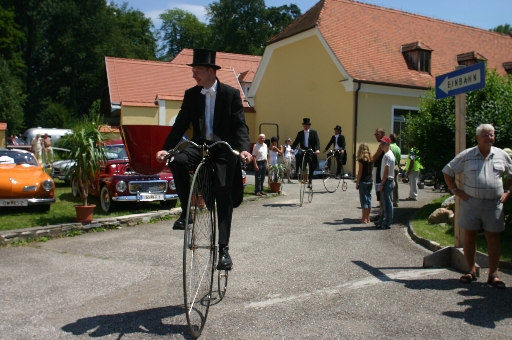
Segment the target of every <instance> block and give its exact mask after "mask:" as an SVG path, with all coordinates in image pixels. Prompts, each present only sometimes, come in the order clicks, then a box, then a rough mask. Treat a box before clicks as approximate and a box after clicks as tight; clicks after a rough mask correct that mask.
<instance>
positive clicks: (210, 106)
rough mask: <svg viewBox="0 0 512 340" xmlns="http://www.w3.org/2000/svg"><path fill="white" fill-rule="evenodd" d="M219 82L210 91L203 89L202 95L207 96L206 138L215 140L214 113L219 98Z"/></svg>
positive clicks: (205, 115)
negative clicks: (216, 100)
mask: <svg viewBox="0 0 512 340" xmlns="http://www.w3.org/2000/svg"><path fill="white" fill-rule="evenodd" d="M216 90H217V81H215V83H214V84H213V86H212V87H210V88H209V89H205V88H203V89H202V90H201V93H202V94H204V95H205V102H204V122H205V129H206V131H204V138H205V139H207V140H213V113H214V112H215V99H216V98H217V91H216Z"/></svg>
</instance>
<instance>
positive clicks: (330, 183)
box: [322, 150, 348, 193]
mask: <svg viewBox="0 0 512 340" xmlns="http://www.w3.org/2000/svg"><path fill="white" fill-rule="evenodd" d="M328 155H329V156H328V157H327V159H326V160H325V163H324V166H323V168H322V179H323V183H324V187H325V190H327V191H328V192H331V193H332V192H335V191H336V190H338V187H339V186H340V182H341V181H342V180H343V184H342V185H341V189H342V190H343V191H346V190H347V188H348V184H347V182H345V178H344V177H343V175H341V174H338V172H337V168H338V162H337V157H341V153H340V151H339V150H329V153H328ZM340 166H341V171H340V172H341V173H343V166H342V165H340Z"/></svg>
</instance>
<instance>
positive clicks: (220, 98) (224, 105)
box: [162, 79, 250, 151]
mask: <svg viewBox="0 0 512 340" xmlns="http://www.w3.org/2000/svg"><path fill="white" fill-rule="evenodd" d="M201 90H202V87H201V86H197V85H196V86H194V87H192V88H190V89H188V90H186V91H185V97H184V98H183V103H182V105H181V109H180V112H179V113H178V117H176V121H175V123H174V126H173V127H172V131H171V133H170V134H169V136H167V140H166V141H165V144H164V146H163V148H162V150H170V149H172V148H174V147H175V146H176V145H177V144H178V142H179V141H180V140H181V138H182V137H183V135H184V134H185V132H186V131H187V129H188V128H189V126H190V124H192V128H193V136H192V140H193V141H194V142H196V143H197V142H199V143H202V139H201V130H202V129H203V128H204V109H205V95H203V94H201ZM213 134H214V137H213V139H214V140H215V141H219V140H222V141H226V142H228V143H229V145H231V147H232V148H233V149H235V150H238V151H249V150H250V141H249V128H248V127H247V125H246V124H245V115H244V107H243V106H242V99H241V97H240V91H239V90H237V89H235V88H234V87H231V86H229V85H225V84H223V83H221V82H220V81H219V80H218V79H217V96H216V98H215V110H214V115H213Z"/></svg>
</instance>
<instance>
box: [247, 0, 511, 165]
mask: <svg viewBox="0 0 512 340" xmlns="http://www.w3.org/2000/svg"><path fill="white" fill-rule="evenodd" d="M510 51H512V39H510V37H509V36H506V35H501V34H498V33H494V32H489V31H485V30H481V29H477V28H473V27H468V26H464V25H458V24H454V23H450V22H446V21H442V20H436V19H432V18H428V17H424V16H419V15H415V14H409V13H405V12H401V11H397V10H391V9H386V8H382V7H378V6H374V5H368V4H364V3H359V2H355V1H349V0H322V1H320V2H318V3H317V4H316V5H315V6H313V7H312V8H311V9H310V10H309V11H308V12H306V13H305V14H304V15H302V16H301V17H299V18H298V19H297V20H295V21H294V22H293V23H292V24H291V25H289V26H288V27H286V28H285V29H284V30H283V31H282V32H281V33H279V34H278V35H277V36H275V37H274V38H272V39H271V40H270V41H268V42H267V47H266V49H265V52H264V54H263V58H262V60H261V63H260V66H259V68H258V71H257V72H256V75H255V77H254V80H253V84H252V86H251V89H250V91H249V93H248V94H247V97H248V100H249V103H250V104H251V106H252V107H254V109H255V110H256V115H255V125H256V126H259V125H260V124H261V123H276V124H278V125H279V132H280V135H281V137H286V138H287V137H290V138H292V140H293V139H294V138H295V136H296V134H297V132H298V131H300V130H301V129H302V125H301V124H302V119H303V118H305V117H307V118H310V119H311V122H312V125H311V129H314V130H317V131H318V133H319V137H320V142H321V146H322V149H323V148H324V147H325V146H326V145H327V143H328V142H329V139H330V137H331V136H332V135H333V133H334V130H333V129H334V126H336V125H340V126H341V127H342V129H343V131H342V134H343V135H344V136H345V139H346V142H347V152H348V160H347V165H346V167H345V171H346V172H351V173H353V174H355V173H356V168H355V165H356V164H355V163H356V162H355V152H356V150H357V147H358V145H359V144H360V143H362V142H366V143H369V145H370V150H371V151H372V152H374V151H375V150H376V149H377V147H378V143H377V141H376V140H375V138H374V135H373V134H374V132H375V130H376V129H377V128H384V129H385V131H386V134H388V135H389V134H390V133H392V132H395V133H397V134H399V132H400V128H401V124H402V122H403V118H404V115H406V114H407V113H408V112H412V113H416V112H417V111H418V106H419V99H420V96H422V95H423V94H424V93H425V91H426V90H427V89H428V88H429V87H431V86H433V85H434V84H435V76H437V75H441V74H444V73H448V72H450V71H452V70H453V69H454V67H455V66H456V65H457V64H462V65H470V64H473V63H476V62H479V61H482V60H485V61H487V64H488V67H492V68H496V69H497V70H498V72H499V73H502V74H503V73H505V72H509V73H510V72H511V67H512V63H511V61H512V54H511V53H510ZM401 147H402V149H403V150H402V151H403V153H406V152H407V150H406V148H405V145H401ZM324 157H325V155H324ZM320 158H321V157H320Z"/></svg>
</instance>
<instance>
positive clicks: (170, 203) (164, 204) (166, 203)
mask: <svg viewBox="0 0 512 340" xmlns="http://www.w3.org/2000/svg"><path fill="white" fill-rule="evenodd" d="M176 204H178V200H167V201H160V206H161V207H162V209H172V208H175V207H176Z"/></svg>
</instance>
